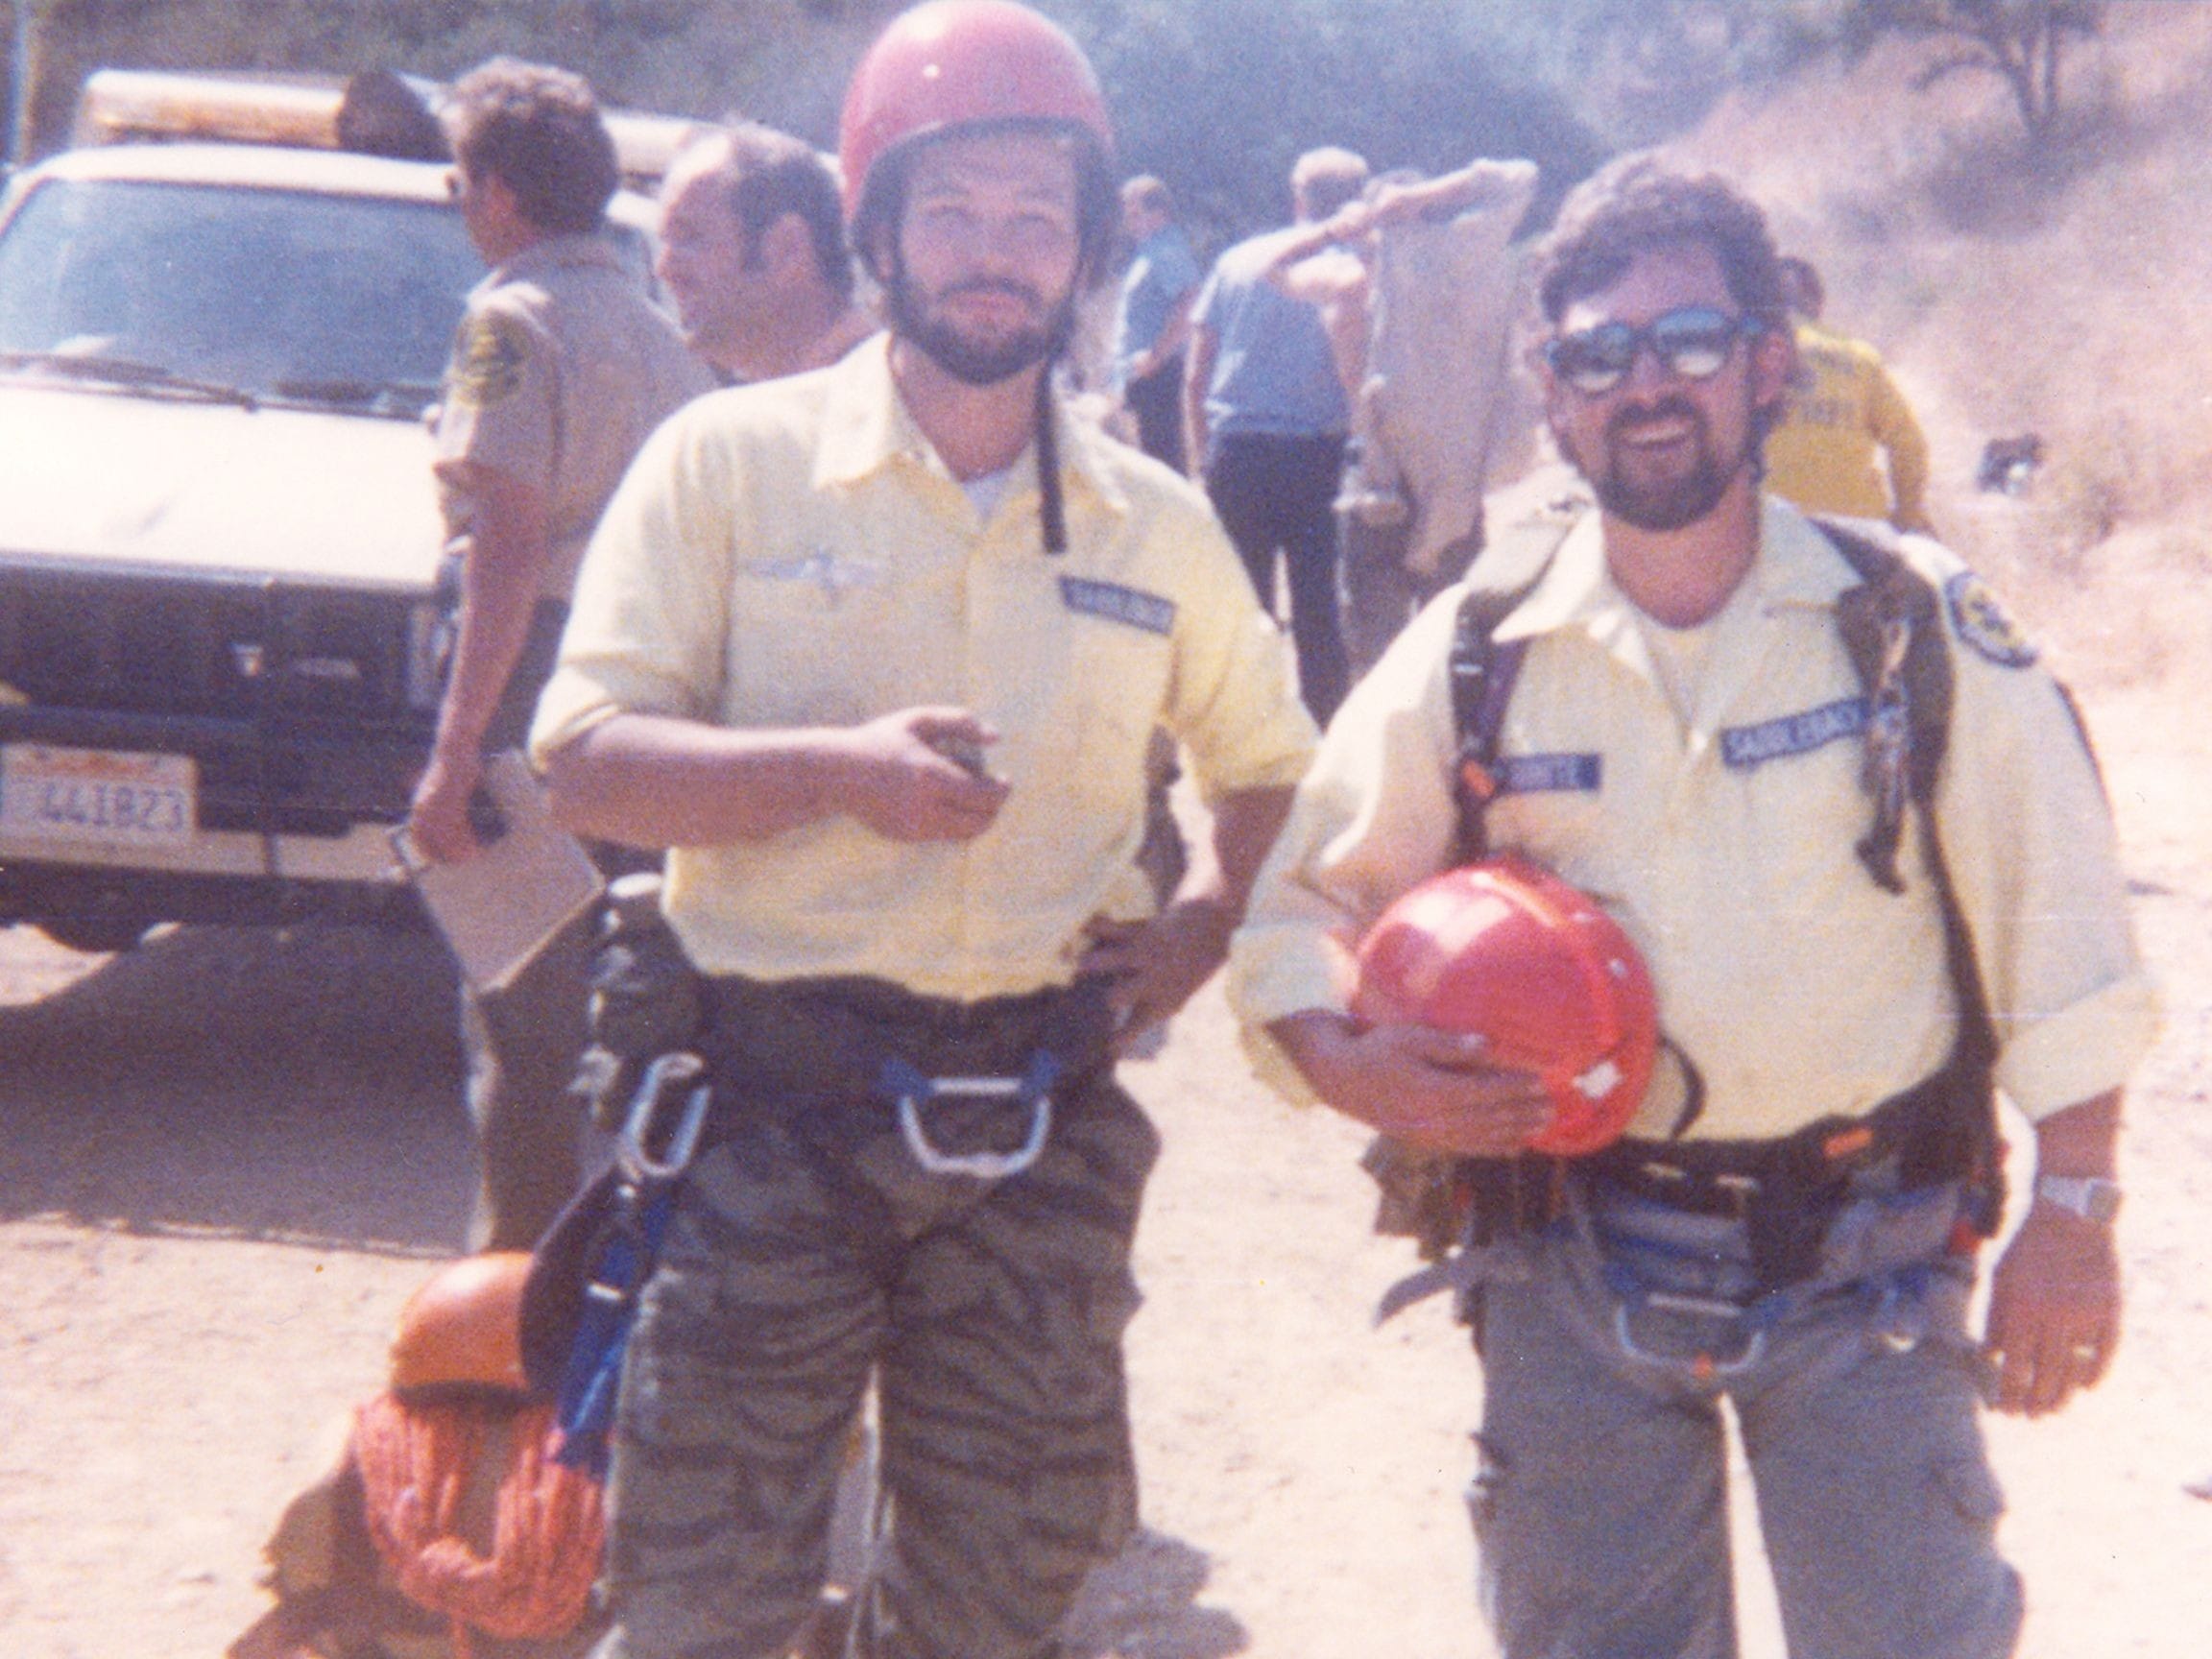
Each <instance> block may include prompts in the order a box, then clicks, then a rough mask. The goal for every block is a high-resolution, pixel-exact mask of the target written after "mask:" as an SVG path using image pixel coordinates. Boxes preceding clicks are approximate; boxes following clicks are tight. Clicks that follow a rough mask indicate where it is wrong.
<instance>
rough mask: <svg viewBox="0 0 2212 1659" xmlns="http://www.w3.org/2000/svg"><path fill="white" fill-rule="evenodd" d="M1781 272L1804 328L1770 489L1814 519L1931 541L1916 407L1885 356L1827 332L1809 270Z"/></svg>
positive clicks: (1804, 264) (1821, 295)
mask: <svg viewBox="0 0 2212 1659" xmlns="http://www.w3.org/2000/svg"><path fill="white" fill-rule="evenodd" d="M1781 263H1782V279H1783V284H1784V287H1785V290H1786V291H1787V292H1788V294H1789V297H1790V309H1791V312H1792V313H1793V314H1794V315H1795V317H1796V319H1797V321H1796V325H1795V326H1796V334H1797V365H1798V373H1797V377H1796V382H1795V384H1794V385H1793V386H1792V387H1791V392H1790V400H1789V404H1788V406H1787V408H1786V409H1785V411H1784V413H1783V417H1782V420H1781V421H1780V423H1779V424H1778V425H1776V426H1775V428H1774V430H1773V431H1772V432H1771V433H1769V434H1768V435H1767V489H1768V490H1770V491H1771V492H1773V493H1775V494H1777V495H1779V496H1781V497H1782V498H1783V499H1784V500H1785V501H1788V502H1791V504H1792V505H1794V506H1798V507H1802V508H1804V509H1805V510H1806V511H1807V512H1809V513H1839V514H1842V515H1844V516H1846V517H1855V518H1887V520H1888V521H1889V522H1890V523H1891V524H1894V525H1895V526H1896V527H1897V528H1898V529H1900V530H1917V531H1921V532H1923V533H1924V534H1933V533H1934V529H1935V526H1934V525H1932V524H1931V523H1930V522H1929V519H1928V507H1927V501H1926V496H1927V493H1928V440H1927V439H1926V438H1925V437H1923V436H1922V435H1921V432H1920V422H1919V421H1916V420H1914V419H1913V416H1912V407H1911V404H1909V403H1907V402H1906V401H1905V394H1904V393H1902V392H1900V391H1899V390H1898V389H1897V382H1896V381H1894V380H1892V379H1891V378H1890V377H1889V371H1888V369H1887V366H1886V365H1885V364H1884V363H1883V361H1882V354H1881V353H1880V352H1878V351H1876V350H1875V349H1874V348H1873V347H1871V346H1869V345H1867V344H1866V343H1865V342H1864V341H1863V340H1853V339H1851V338H1850V337H1849V336H1847V335H1843V334H1838V333H1836V332H1834V331H1832V330H1830V329H1828V328H1824V327H1822V326H1821V325H1820V311H1821V307H1822V305H1823V304H1824V303H1825V301H1826V294H1825V292H1824V290H1823V288H1822V286H1821V282H1820V273H1819V272H1818V271H1816V270H1815V269H1814V267H1813V265H1812V263H1811V262H1810V261H1808V260H1804V259H1784V260H1783V261H1782V262H1781ZM1877 451H1879V452H1880V460H1879V462H1878V461H1877V459H1876V452H1877Z"/></svg>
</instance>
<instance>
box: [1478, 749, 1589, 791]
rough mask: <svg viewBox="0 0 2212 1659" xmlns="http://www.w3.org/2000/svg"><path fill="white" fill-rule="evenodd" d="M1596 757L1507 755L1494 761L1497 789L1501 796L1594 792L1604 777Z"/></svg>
mask: <svg viewBox="0 0 2212 1659" xmlns="http://www.w3.org/2000/svg"><path fill="white" fill-rule="evenodd" d="M1604 770H1605V768H1604V757H1602V756H1599V755H1508V756H1506V757H1504V758H1503V759H1502V760H1500V761H1499V762H1498V790H1499V793H1501V794H1503V795H1553V794H1560V793H1565V792H1572V793H1575V794H1582V795H1587V794H1591V793H1594V792H1595V791H1596V790H1597V788H1598V784H1599V780H1600V779H1601V778H1602V777H1603V776H1604Z"/></svg>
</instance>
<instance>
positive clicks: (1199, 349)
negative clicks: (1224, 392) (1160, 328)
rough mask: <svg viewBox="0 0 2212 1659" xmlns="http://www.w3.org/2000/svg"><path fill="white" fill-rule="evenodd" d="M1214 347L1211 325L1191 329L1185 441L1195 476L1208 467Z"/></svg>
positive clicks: (1185, 376)
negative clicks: (1208, 409) (1208, 399)
mask: <svg viewBox="0 0 2212 1659" xmlns="http://www.w3.org/2000/svg"><path fill="white" fill-rule="evenodd" d="M1214 349H1215V348H1214V334H1213V331H1212V330H1211V329H1208V328H1194V329H1193V330H1191V334H1190V355H1189V356H1188V357H1186V358H1185V359H1184V362H1183V443H1184V447H1185V450H1186V452H1187V453H1188V454H1189V455H1190V475H1191V476H1192V477H1193V478H1195V477H1197V476H1199V475H1200V474H1201V473H1202V472H1204V470H1205V469H1206V438H1207V433H1206V388H1207V387H1208V386H1210V385H1211V384H1212V383H1213V380H1214Z"/></svg>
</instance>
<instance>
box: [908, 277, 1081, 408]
mask: <svg viewBox="0 0 2212 1659" xmlns="http://www.w3.org/2000/svg"><path fill="white" fill-rule="evenodd" d="M961 294H1011V295H1013V296H1015V297H1016V298H1018V299H1021V300H1025V301H1029V303H1030V304H1031V305H1032V306H1033V307H1034V308H1036V309H1038V310H1041V311H1045V317H1044V320H1043V321H1042V322H1040V323H1037V324H1035V325H1031V326H1029V327H1026V328H1018V329H1015V330H1013V331H1012V332H1010V333H1006V334H1000V335H997V336H994V337H992V338H989V339H977V338H976V337H974V335H971V334H966V333H963V332H961V330H960V328H959V327H958V326H957V325H955V324H953V323H952V322H951V321H950V319H948V318H947V317H946V316H945V315H944V314H943V312H942V311H941V310H939V309H936V308H935V307H933V306H932V303H931V301H929V300H928V299H927V298H926V297H925V296H924V295H923V294H922V292H921V290H920V289H919V288H917V287H916V286H915V283H914V280H913V278H912V277H910V276H907V275H906V273H905V272H904V271H903V270H899V271H895V272H894V273H893V274H892V276H891V280H890V282H889V283H888V284H886V293H885V298H886V300H887V301H888V303H889V308H890V313H891V331H892V332H893V333H894V334H896V335H898V336H899V337H900V338H901V339H902V340H908V341H911V342H912V343H913V344H914V346H915V347H916V348H917V349H919V350H920V351H921V352H922V353H923V355H925V356H926V357H927V358H928V359H929V360H930V361H931V362H933V363H935V364H936V365H937V367H938V368H940V369H942V370H944V371H945V373H948V374H950V375H951V376H952V378H953V379H955V380H958V381H960V382H962V383H963V384H965V385H969V386H996V385H998V383H999V382H1000V381H1002V380H1010V379H1012V378H1013V377H1014V376H1015V375H1017V374H1019V373H1022V371H1023V370H1025V369H1030V368H1034V367H1035V366H1036V365H1037V364H1039V363H1043V362H1046V361H1048V360H1049V359H1051V358H1053V357H1056V356H1058V355H1059V354H1060V352H1061V351H1062V350H1063V349H1066V347H1067V345H1068V342H1069V341H1070V339H1071V338H1073V336H1074V333H1075V297H1074V295H1072V294H1068V295H1065V296H1063V297H1062V298H1061V301H1060V302H1059V303H1058V304H1057V305H1055V306H1052V307H1051V308H1050V309H1049V310H1048V311H1046V310H1045V297H1044V296H1043V295H1042V294H1039V293H1038V292H1037V291H1036V290H1035V289H1033V288H1029V287H1025V286H1022V284H1020V283H1014V282H999V281H993V280H990V279H987V278H984V279H978V280H976V281H973V282H964V283H960V284H958V285H956V286H954V287H952V288H949V289H947V290H946V291H945V293H944V294H942V295H940V296H938V303H939V304H941V303H942V301H946V300H950V299H952V298H954V297H956V296H958V295H961Z"/></svg>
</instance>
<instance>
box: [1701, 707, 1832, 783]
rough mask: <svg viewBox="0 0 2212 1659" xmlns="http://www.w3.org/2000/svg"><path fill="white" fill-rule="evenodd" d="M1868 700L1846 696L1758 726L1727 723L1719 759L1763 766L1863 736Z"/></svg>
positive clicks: (1745, 767) (1740, 766) (1744, 766)
mask: <svg viewBox="0 0 2212 1659" xmlns="http://www.w3.org/2000/svg"><path fill="white" fill-rule="evenodd" d="M1865 730H1866V699H1865V698H1863V697H1846V698H1844V699H1843V700H1842V701H1841V702H1839V703H1828V704H1823V705H1822V706H1821V707H1820V708H1818V709H1806V710H1805V712H1804V713H1802V714H1785V715H1783V716H1782V718H1781V719H1779V720H1766V721H1762V722H1761V723H1760V724H1759V725H1757V726H1727V727H1723V728H1722V729H1721V732H1720V758H1721V759H1722V760H1724V761H1726V762H1727V763H1728V764H1729V765H1730V766H1733V767H1735V768H1736V769H1737V770H1738V771H1746V770H1748V769H1749V768H1751V767H1753V766H1764V765H1765V764H1766V763H1767V761H1769V760H1781V759H1786V758H1787V757H1790V756H1791V755H1809V754H1811V753H1812V752H1813V751H1814V750H1815V749H1824V748H1826V747H1827V746H1828V745H1829V744H1831V743H1840V742H1842V741H1843V740H1844V739H1845V738H1847V737H1858V736H1861V735H1863V733H1865Z"/></svg>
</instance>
